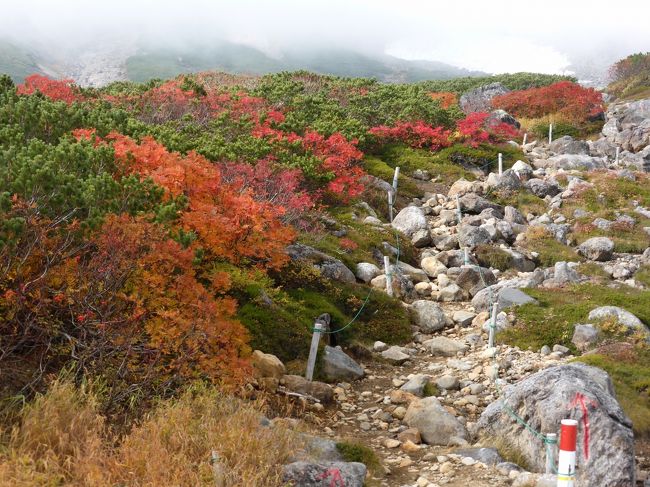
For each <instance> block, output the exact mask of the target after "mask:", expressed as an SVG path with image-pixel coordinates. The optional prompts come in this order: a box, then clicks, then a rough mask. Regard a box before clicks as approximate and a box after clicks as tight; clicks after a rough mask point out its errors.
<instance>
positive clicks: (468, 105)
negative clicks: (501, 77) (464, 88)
mask: <svg viewBox="0 0 650 487" xmlns="http://www.w3.org/2000/svg"><path fill="white" fill-rule="evenodd" d="M509 91H510V90H508V88H506V87H505V86H503V85H502V84H501V83H490V84H487V85H483V86H479V87H478V88H475V89H473V90H471V91H468V92H466V93H464V94H463V95H462V96H461V97H460V100H459V103H460V107H461V109H462V110H463V112H464V113H466V114H467V113H473V112H489V111H490V110H491V109H492V106H491V103H490V102H491V101H492V98H494V97H495V96H499V95H504V94H506V93H508V92H509Z"/></svg>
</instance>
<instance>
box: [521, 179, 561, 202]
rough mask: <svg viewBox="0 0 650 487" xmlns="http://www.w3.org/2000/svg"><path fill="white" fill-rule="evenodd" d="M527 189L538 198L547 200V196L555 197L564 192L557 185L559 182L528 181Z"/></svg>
mask: <svg viewBox="0 0 650 487" xmlns="http://www.w3.org/2000/svg"><path fill="white" fill-rule="evenodd" d="M525 186H526V189H527V190H528V191H530V192H531V193H533V194H534V195H535V196H537V197H538V198H545V197H546V196H555V195H556V194H559V193H560V192H561V191H562V190H561V189H560V186H559V185H558V184H557V181H552V180H551V181H549V180H545V179H538V178H532V179H530V180H528V181H526V184H525Z"/></svg>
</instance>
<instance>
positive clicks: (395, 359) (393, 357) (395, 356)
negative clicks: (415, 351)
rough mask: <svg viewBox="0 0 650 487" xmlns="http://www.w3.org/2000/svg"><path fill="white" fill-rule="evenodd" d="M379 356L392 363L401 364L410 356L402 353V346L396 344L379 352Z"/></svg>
mask: <svg viewBox="0 0 650 487" xmlns="http://www.w3.org/2000/svg"><path fill="white" fill-rule="evenodd" d="M381 356H382V357H383V358H384V359H386V360H388V361H389V362H390V363H392V364H393V365H402V364H403V363H404V362H406V361H407V360H408V359H410V358H411V356H410V355H408V354H407V353H404V351H403V349H402V347H398V346H397V345H393V346H392V347H390V348H389V349H388V350H384V351H383V352H381Z"/></svg>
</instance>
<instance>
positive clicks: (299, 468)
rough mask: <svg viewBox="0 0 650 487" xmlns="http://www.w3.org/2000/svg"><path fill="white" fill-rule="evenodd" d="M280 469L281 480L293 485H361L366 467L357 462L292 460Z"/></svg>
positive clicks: (309, 486)
mask: <svg viewBox="0 0 650 487" xmlns="http://www.w3.org/2000/svg"><path fill="white" fill-rule="evenodd" d="M282 470H283V474H282V480H283V482H286V483H287V484H288V485H292V486H295V487H325V486H327V485H338V484H339V483H341V484H342V485H345V487H363V483H364V481H365V479H366V471H367V468H366V466H365V465H364V464H363V463H359V462H319V463H311V462H294V463H290V464H288V465H285V466H284V467H283V469H282Z"/></svg>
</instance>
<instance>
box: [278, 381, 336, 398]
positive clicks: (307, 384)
mask: <svg viewBox="0 0 650 487" xmlns="http://www.w3.org/2000/svg"><path fill="white" fill-rule="evenodd" d="M280 384H282V385H283V386H284V387H286V389H287V390H288V391H291V392H297V393H298V394H307V395H309V396H312V397H315V398H316V399H318V400H319V401H320V402H322V403H325V404H327V403H331V402H332V401H334V391H333V390H332V387H331V386H330V385H329V384H325V383H324V382H319V381H308V380H307V379H305V378H304V377H303V376H301V375H285V376H283V377H282V380H281V381H280Z"/></svg>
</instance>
